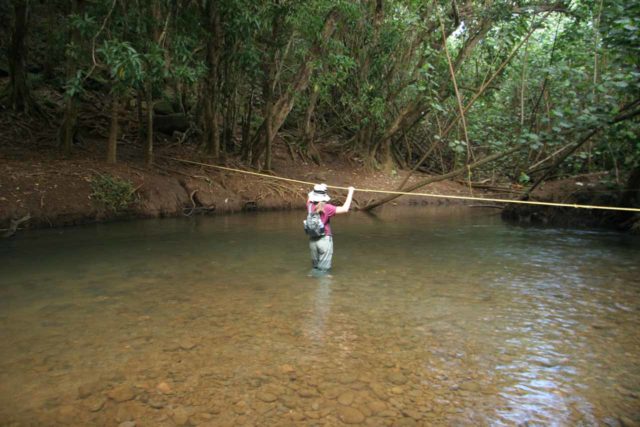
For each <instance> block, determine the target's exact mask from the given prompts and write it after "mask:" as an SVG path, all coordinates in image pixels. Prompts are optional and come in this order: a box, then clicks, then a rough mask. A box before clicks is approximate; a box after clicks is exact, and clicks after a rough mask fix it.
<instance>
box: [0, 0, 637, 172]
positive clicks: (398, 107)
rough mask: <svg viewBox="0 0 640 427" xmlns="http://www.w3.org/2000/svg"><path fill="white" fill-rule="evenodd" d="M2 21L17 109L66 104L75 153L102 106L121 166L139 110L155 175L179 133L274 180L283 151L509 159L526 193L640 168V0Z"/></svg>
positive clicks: (336, 3)
mask: <svg viewBox="0 0 640 427" xmlns="http://www.w3.org/2000/svg"><path fill="white" fill-rule="evenodd" d="M0 14H2V15H3V19H4V22H11V25H10V26H6V27H5V28H4V29H3V33H2V35H1V39H2V41H3V43H2V44H3V46H6V49H5V54H6V55H5V57H6V67H5V66H4V65H0V66H1V67H2V68H4V69H6V71H7V74H8V76H9V79H8V82H7V85H6V87H5V88H4V91H3V102H4V104H5V105H6V106H8V107H9V108H11V109H14V110H18V111H22V112H25V113H27V114H37V111H38V99H37V98H36V97H34V96H33V91H34V90H35V89H36V88H37V87H38V86H43V85H46V86H47V87H51V88H53V89H54V90H55V91H57V92H58V93H60V94H62V95H63V96H64V100H65V103H64V107H63V108H61V109H60V111H59V112H58V113H59V115H60V123H61V125H60V132H59V140H60V146H61V149H62V150H63V152H65V153H69V152H70V150H72V140H73V137H74V134H75V129H76V127H77V126H78V123H77V117H78V114H79V113H81V112H82V110H83V109H84V108H88V106H91V107H95V105H96V104H97V101H96V99H100V105H102V106H103V107H102V108H103V110H108V111H109V114H110V123H111V125H110V131H109V137H108V141H109V142H108V144H107V146H108V149H107V150H105V151H106V152H107V153H108V157H107V159H108V161H110V162H115V161H116V160H117V153H116V147H117V145H116V142H117V139H118V137H119V124H120V123H121V122H122V121H123V120H124V118H123V117H124V116H125V115H126V116H127V117H133V118H134V119H133V120H135V121H136V123H137V127H138V128H139V132H138V134H137V136H136V138H139V139H140V141H144V147H145V151H144V156H145V157H146V159H147V161H148V162H151V160H152V158H153V144H154V130H158V129H159V130H162V129H163V128H164V127H166V128H167V129H168V130H169V132H170V131H173V130H177V131H179V132H180V138H181V140H183V141H184V140H188V141H192V142H193V143H196V144H199V145H200V146H201V147H202V150H203V151H204V152H205V153H207V154H208V155H210V156H212V157H213V158H215V159H223V158H225V157H228V156H239V157H242V158H243V159H244V160H245V161H247V162H250V163H252V164H254V165H256V166H259V167H261V168H264V169H271V157H272V145H273V143H274V141H275V140H276V138H279V139H280V140H282V141H284V142H285V143H286V144H288V145H289V146H290V147H291V149H292V150H295V151H297V152H299V153H300V155H302V156H305V157H308V158H310V159H314V160H315V161H318V162H319V161H322V159H321V156H320V154H319V152H320V151H321V150H319V148H322V147H323V146H326V145H328V144H331V145H332V147H334V148H337V149H339V150H340V151H341V152H343V153H345V155H348V156H351V157H352V158H354V159H359V160H361V161H362V162H363V163H365V164H366V165H369V166H371V167H374V168H382V169H384V170H386V171H391V170H393V169H395V168H398V167H402V168H414V169H418V168H419V169H422V170H426V171H429V172H432V173H437V174H446V173H448V172H450V171H452V170H456V169H458V168H460V167H464V166H466V165H471V164H474V163H475V162H478V161H479V160H481V159H483V158H485V157H487V156H492V155H496V154H498V153H507V152H509V153H510V154H511V153H512V154H511V155H510V156H509V157H502V158H501V157H500V156H498V157H497V158H496V161H495V162H493V163H489V164H483V166H482V168H481V172H479V173H485V174H489V173H498V174H501V175H505V176H508V177H510V178H511V179H512V180H514V181H520V182H521V183H529V182H533V181H534V180H535V179H537V178H539V177H541V176H546V175H545V174H547V173H548V172H549V171H550V170H551V169H554V173H560V174H576V173H583V172H590V171H598V170H615V174H616V176H618V177H619V176H621V175H623V174H624V173H627V172H629V171H631V170H633V169H634V168H637V167H638V164H639V163H640V138H638V120H637V114H638V112H639V111H640V110H639V108H640V69H639V65H640V64H639V61H640V59H639V58H640V5H638V3H637V2H634V1H631V0H611V1H607V2H604V1H602V0H573V1H558V2H556V3H548V2H540V1H529V0H524V1H512V0H490V1H477V0H462V1H460V0H454V1H451V2H443V1H414V0H360V1H350V0H332V1H328V0H305V1H301V0H255V1H254V0H251V1H249V0H147V1H138V0H136V1H124V0H94V1H87V0H72V1H56V0H53V1H48V2H36V1H33V0H12V1H11V2H10V3H9V5H5V6H1V7H0ZM5 18H6V19H5ZM0 64H1V63H0ZM36 76H37V77H36ZM161 107H164V110H165V111H164V112H159V110H161ZM154 110H155V113H154ZM158 120H162V123H156V124H155V125H154V121H158ZM563 157H564V158H563ZM559 158H563V159H562V161H561V162H558V159H559ZM556 163H557V164H556Z"/></svg>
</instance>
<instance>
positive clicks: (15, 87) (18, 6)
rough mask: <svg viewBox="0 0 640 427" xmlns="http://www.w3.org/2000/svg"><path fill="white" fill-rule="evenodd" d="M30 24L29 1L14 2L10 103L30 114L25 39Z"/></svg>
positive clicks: (9, 50)
mask: <svg viewBox="0 0 640 427" xmlns="http://www.w3.org/2000/svg"><path fill="white" fill-rule="evenodd" d="M28 22H29V0H15V1H14V2H13V26H12V28H11V40H10V41H9V47H8V49H7V54H8V55H7V56H8V61H9V101H10V103H11V107H12V108H13V109H14V110H16V111H21V112H25V113H27V112H29V108H30V106H31V95H30V93H29V86H28V84H27V68H26V62H27V48H26V46H25V38H26V36H27V25H28Z"/></svg>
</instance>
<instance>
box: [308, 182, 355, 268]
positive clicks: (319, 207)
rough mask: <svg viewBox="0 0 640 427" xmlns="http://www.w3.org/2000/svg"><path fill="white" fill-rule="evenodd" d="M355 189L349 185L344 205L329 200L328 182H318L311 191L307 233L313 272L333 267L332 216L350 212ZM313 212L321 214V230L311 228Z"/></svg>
mask: <svg viewBox="0 0 640 427" xmlns="http://www.w3.org/2000/svg"><path fill="white" fill-rule="evenodd" d="M354 191H355V189H354V188H353V187H349V193H348V194H347V200H345V202H344V204H343V205H342V206H334V205H332V204H331V203H327V202H329V200H331V198H330V197H329V195H328V194H327V186H326V184H316V185H315V186H314V187H313V191H311V192H309V198H308V199H307V213H308V214H309V217H308V218H307V221H306V222H305V228H306V229H307V234H309V249H311V263H312V264H313V273H316V274H317V273H320V274H325V273H327V272H328V271H329V270H330V269H331V258H332V257H333V233H332V231H331V225H330V221H331V217H333V216H335V215H338V214H343V213H347V212H349V208H350V207H351V199H353V192H354ZM313 214H318V215H319V221H321V224H320V230H314V231H312V230H310V229H309V228H308V227H312V225H311V224H307V223H308V222H311V221H310V219H309V218H311V216H313Z"/></svg>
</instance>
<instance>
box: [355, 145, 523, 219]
mask: <svg viewBox="0 0 640 427" xmlns="http://www.w3.org/2000/svg"><path fill="white" fill-rule="evenodd" d="M524 148H526V147H525V146H519V147H515V148H512V149H510V150H507V151H505V152H502V153H496V154H492V155H490V156H487V157H484V158H482V159H480V160H478V161H477V162H475V163H472V164H470V165H467V166H463V167H461V168H458V169H456V170H454V171H451V172H449V173H447V174H444V175H439V176H434V177H431V178H428V179H425V180H423V181H420V182H419V183H417V184H414V185H411V186H409V187H407V188H406V189H404V190H402V191H403V192H405V193H408V192H411V191H413V190H416V189H418V188H420V187H424V186H425V185H427V184H431V183H434V182H438V181H444V180H445V179H451V178H454V177H456V176H458V175H462V174H463V173H465V172H468V171H470V170H472V169H475V168H477V167H478V166H482V165H484V164H486V163H489V162H493V161H494V160H498V159H500V158H502V157H506V156H508V155H511V154H513V153H515V152H517V151H520V150H522V149H524ZM401 195H402V194H391V195H389V196H387V197H384V198H382V199H380V200H378V201H375V202H373V203H370V204H368V205H367V206H365V207H364V208H363V210H366V211H368V210H371V209H373V208H376V207H378V206H380V205H383V204H385V203H388V202H390V201H392V200H395V199H397V198H398V197H400V196H401Z"/></svg>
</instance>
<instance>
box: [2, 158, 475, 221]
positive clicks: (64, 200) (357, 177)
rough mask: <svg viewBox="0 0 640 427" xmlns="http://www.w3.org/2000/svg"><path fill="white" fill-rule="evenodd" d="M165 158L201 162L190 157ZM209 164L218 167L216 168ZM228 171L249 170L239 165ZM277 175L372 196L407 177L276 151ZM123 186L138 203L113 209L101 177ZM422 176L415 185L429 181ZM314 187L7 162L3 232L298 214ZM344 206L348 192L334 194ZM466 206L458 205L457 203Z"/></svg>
mask: <svg viewBox="0 0 640 427" xmlns="http://www.w3.org/2000/svg"><path fill="white" fill-rule="evenodd" d="M163 154H167V155H169V154H170V155H171V156H175V157H180V158H187V159H191V160H201V161H203V162H207V160H206V159H204V158H200V159H198V157H199V154H198V152H197V150H194V149H189V150H182V151H175V150H174V151H173V152H171V153H169V152H164V153H163ZM208 162H211V161H210V160H209V161H208ZM225 164H226V165H227V166H230V167H237V168H240V169H244V167H243V166H241V165H238V164H237V163H235V162H234V161H232V160H228V161H227V162H225ZM273 173H274V175H277V176H283V177H288V178H294V179H298V180H302V181H308V182H312V183H317V182H325V183H327V184H329V185H337V186H349V185H353V186H355V187H356V188H369V189H391V190H394V189H396V188H397V186H398V185H399V184H400V182H401V181H402V179H403V178H404V176H405V174H406V172H404V171H400V172H398V173H396V174H393V175H388V174H384V173H382V172H372V171H367V170H366V169H365V168H363V167H361V166H359V165H358V164H355V163H350V162H347V161H344V160H342V159H340V158H339V156H328V155H325V162H324V166H317V165H315V164H313V163H305V162H302V161H298V162H292V161H291V159H290V157H289V155H288V153H287V151H286V150H277V151H276V155H275V159H274V165H273ZM101 176H102V177H109V178H118V179H120V180H122V181H125V182H128V183H130V185H131V188H132V189H133V191H132V192H133V197H132V198H131V200H132V202H131V203H130V204H129V205H128V206H126V207H123V208H120V209H117V210H115V211H114V210H113V209H110V208H109V207H108V206H107V205H106V204H105V203H104V201H102V200H101V199H100V198H99V197H97V196H96V194H95V193H96V190H95V187H94V182H95V180H96V179H97V178H99V177H101ZM423 178H424V175H416V177H413V178H412V179H411V182H417V180H419V179H423ZM310 189H311V188H310V187H309V186H308V185H304V184H299V183H291V182H286V181H279V180H274V179H270V178H267V177H257V176H250V175H245V174H240V173H234V172H227V171H220V170H217V169H212V168H207V167H202V166H194V165H186V164H183V163H180V162H176V161H172V160H168V159H165V158H160V157H158V159H157V162H156V165H155V166H154V167H152V168H146V167H144V166H143V165H142V163H141V162H140V161H136V160H129V161H122V162H121V163H118V164H115V165H109V164H106V163H104V162H101V161H98V160H86V159H71V160H60V159H55V158H48V159H33V158H31V159H10V158H6V156H5V158H4V159H1V160H0V229H5V230H7V229H8V228H9V227H10V226H11V221H12V220H13V221H15V220H19V219H21V218H24V217H25V216H27V215H28V216H29V217H30V219H29V220H28V221H25V222H23V223H22V224H20V228H36V227H58V226H67V225H77V224H85V223H91V222H103V221H111V220H117V219H132V218H155V217H173V216H182V215H196V214H215V213H228V212H240V211H247V210H274V209H299V208H300V207H301V206H304V201H305V197H306V194H307V192H308V191H310ZM425 190H428V191H429V192H433V193H438V194H455V195H462V194H468V189H467V187H465V186H463V185H461V184H459V183H456V182H451V181H445V182H440V183H436V184H432V185H430V186H428V187H426V188H425ZM333 196H334V200H336V201H337V202H338V203H339V202H340V201H341V200H342V198H343V197H344V196H345V192H342V191H338V190H334V191H333ZM374 197H375V196H374V195H372V194H371V193H363V192H360V193H358V192H356V195H355V197H354V206H355V207H356V208H357V207H358V206H359V205H360V206H363V205H364V204H366V203H367V202H369V201H370V200H372V199H373V198H374ZM395 203H401V204H446V203H451V202H450V201H449V200H445V199H437V198H424V197H402V198H400V199H397V200H396V201H395ZM458 203H459V202H458Z"/></svg>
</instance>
